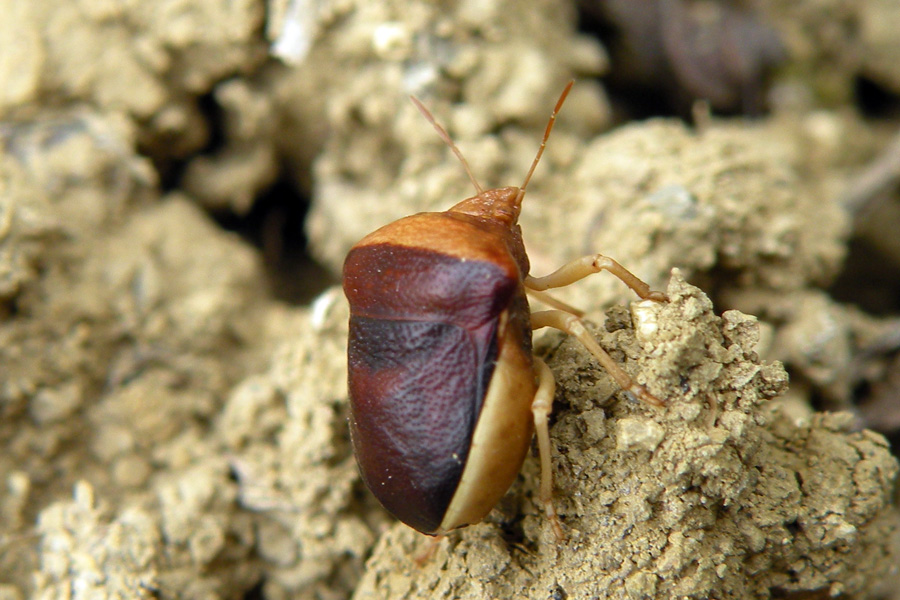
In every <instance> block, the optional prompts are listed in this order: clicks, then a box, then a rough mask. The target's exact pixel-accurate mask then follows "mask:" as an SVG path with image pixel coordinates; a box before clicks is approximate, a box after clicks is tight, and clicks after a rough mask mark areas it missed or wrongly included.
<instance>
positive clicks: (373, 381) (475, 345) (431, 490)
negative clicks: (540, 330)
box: [344, 244, 519, 533]
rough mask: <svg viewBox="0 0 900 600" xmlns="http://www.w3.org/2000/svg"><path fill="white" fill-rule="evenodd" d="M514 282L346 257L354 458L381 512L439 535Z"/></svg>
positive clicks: (469, 270) (394, 256)
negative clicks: (380, 505)
mask: <svg viewBox="0 0 900 600" xmlns="http://www.w3.org/2000/svg"><path fill="white" fill-rule="evenodd" d="M518 286H519V280H518V279H517V278H514V277H511V276H510V273H509V272H508V271H507V270H505V269H503V268H501V267H500V266H498V265H495V264H493V263H490V262H485V261H471V260H469V261H463V260H461V259H459V258H456V257H450V256H446V255H444V254H440V253H437V252H434V251H429V250H425V249H418V248H410V247H405V246H395V245H391V244H375V245H366V246H361V247H356V248H354V249H353V250H352V251H351V252H350V254H349V255H348V256H347V260H346V262H345V264H344V291H345V293H346V294H347V298H348V300H349V301H350V313H351V316H350V342H349V348H348V365H349V383H350V400H351V417H350V431H351V436H352V439H353V446H354V450H355V452H356V458H357V461H358V462H359V467H360V471H361V472H362V476H363V479H364V480H365V481H366V484H367V485H368V486H369V488H370V489H371V490H372V492H373V493H374V494H375V496H376V497H377V498H378V500H379V501H380V502H381V503H382V504H383V505H384V507H385V508H386V509H387V510H389V511H390V512H391V513H392V514H394V515H395V516H396V517H397V518H398V519H400V520H401V521H403V522H404V523H406V524H408V525H410V526H411V527H414V528H415V529H418V530H419V531H422V532H425V533H432V532H434V531H436V530H437V529H438V527H439V526H440V523H441V521H442V519H443V516H444V513H445V512H446V509H447V506H448V505H449V503H450V500H451V499H452V497H453V493H454V492H455V490H456V487H457V485H458V483H459V479H460V477H461V475H462V471H463V468H464V467H465V463H466V458H467V457H468V451H469V446H470V444H471V440H472V433H473V431H474V429H475V424H476V423H477V420H478V415H479V413H480V411H481V404H482V401H483V399H484V395H485V393H486V390H487V386H488V385H489V383H490V378H491V375H492V374H493V370H494V364H495V362H496V357H497V351H498V349H497V323H498V319H499V316H500V314H501V313H502V312H503V311H504V310H505V309H506V308H507V307H508V305H509V304H510V302H511V301H512V299H513V297H514V295H515V294H516V291H517V289H518Z"/></svg>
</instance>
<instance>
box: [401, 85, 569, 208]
mask: <svg viewBox="0 0 900 600" xmlns="http://www.w3.org/2000/svg"><path fill="white" fill-rule="evenodd" d="M570 87H571V85H570ZM409 99H410V100H412V102H413V104H415V105H416V108H418V109H419V112H420V113H422V116H424V117H425V118H426V119H428V122H429V123H431V124H432V125H433V126H434V129H435V131H437V132H438V135H439V136H441V139H442V140H444V142H445V143H446V144H447V145H448V146H450V149H451V150H453V154H455V155H456V158H458V159H459V162H461V163H462V164H463V167H464V168H465V169H466V174H467V175H468V176H469V179H470V180H471V181H472V185H474V186H475V189H476V190H477V191H478V195H479V196H481V195H483V194H484V189H482V187H481V186H480V185H478V180H477V179H475V175H473V174H472V169H471V168H469V163H468V162H466V157H465V156H463V155H462V152H460V151H459V148H457V147H456V144H454V143H453V140H451V139H450V135H449V134H447V130H446V129H444V128H443V127H441V126H440V125H438V122H437V121H435V120H434V117H433V116H432V114H431V113H430V112H428V109H427V108H425V105H424V104H422V103H421V102H419V99H418V98H416V97H415V96H410V97H409ZM541 149H543V146H542V147H541ZM532 170H534V169H533V168H532Z"/></svg>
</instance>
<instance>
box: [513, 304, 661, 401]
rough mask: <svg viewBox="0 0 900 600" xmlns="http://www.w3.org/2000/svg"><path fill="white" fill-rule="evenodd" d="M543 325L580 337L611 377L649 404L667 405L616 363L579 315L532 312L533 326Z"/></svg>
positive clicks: (533, 327)
mask: <svg viewBox="0 0 900 600" xmlns="http://www.w3.org/2000/svg"><path fill="white" fill-rule="evenodd" d="M541 327H552V328H553V329H559V330H560V331H564V332H566V333H568V334H569V335H571V336H574V337H576V338H578V341H579V342H581V343H582V344H583V345H584V347H585V348H587V351H588V352H590V353H591V354H593V355H594V358H596V359H597V361H598V362H599V363H600V364H601V365H602V366H603V368H604V369H606V371H607V373H609V375H610V377H612V378H613V379H615V380H616V383H618V384H619V385H620V386H622V389H625V390H627V391H629V392H631V393H632V394H634V395H635V396H636V397H637V398H638V399H640V400H642V401H644V402H646V403H647V404H652V405H653V406H665V402H663V401H662V400H660V399H659V398H657V397H656V396H654V395H653V394H651V393H650V392H648V391H647V389H646V388H645V387H644V386H642V385H641V384H639V383H637V382H636V381H634V380H633V379H632V378H631V377H630V376H629V375H628V373H626V372H625V371H623V370H622V368H621V367H620V366H619V365H618V364H616V361H614V360H613V359H612V357H611V356H610V355H609V354H607V353H606V350H604V349H603V348H601V347H600V344H598V343H597V340H596V339H594V336H593V335H591V333H590V332H589V331H588V330H587V328H585V326H584V323H582V321H581V319H579V318H578V317H577V316H575V315H572V314H569V313H567V312H564V311H561V310H541V311H538V312H534V313H531V328H532V329H540V328H541Z"/></svg>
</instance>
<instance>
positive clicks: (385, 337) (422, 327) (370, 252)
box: [343, 82, 666, 539]
mask: <svg viewBox="0 0 900 600" xmlns="http://www.w3.org/2000/svg"><path fill="white" fill-rule="evenodd" d="M573 83H574V82H569V84H568V85H567V86H566V88H565V89H564V90H563V92H562V94H561V95H560V97H559V100H558V101H557V103H556V106H555V108H554V109H553V113H552V114H551V116H550V120H549V122H548V123H547V127H546V129H545V131H544V137H543V139H542V140H541V145H540V148H539V149H538V152H537V156H535V158H534V161H533V162H532V164H531V168H530V169H529V171H528V173H527V175H526V176H525V180H524V181H523V182H522V185H521V186H519V187H501V188H495V189H488V190H485V189H483V188H482V187H481V185H479V183H478V181H477V180H476V179H475V177H474V175H473V174H472V171H471V169H470V167H469V165H468V163H467V162H466V159H465V158H464V157H463V155H462V153H461V152H460V151H459V149H458V148H457V147H456V145H455V144H454V143H453V141H452V140H451V139H450V136H449V134H447V132H446V131H445V130H444V129H443V127H441V126H440V125H439V124H438V123H437V121H436V120H435V119H434V117H433V116H432V115H431V113H429V112H428V110H427V109H426V108H425V107H424V106H423V105H422V104H421V103H420V102H419V101H418V100H416V99H415V98H412V101H413V102H414V103H415V105H416V107H417V108H418V109H419V111H420V112H421V113H422V114H423V115H424V116H425V118H426V119H428V121H429V122H430V123H431V124H432V126H433V127H434V128H435V130H436V131H437V132H438V135H440V136H441V138H442V139H443V140H444V142H445V143H447V145H448V146H449V147H450V148H451V150H452V151H453V152H454V154H456V156H457V157H458V158H459V160H460V162H461V163H462V165H463V167H464V168H465V170H466V173H467V174H468V176H469V179H470V180H471V181H472V183H473V185H474V186H475V190H476V192H477V194H476V195H475V196H473V197H471V198H468V199H466V200H463V201H462V202H460V203H458V204H456V205H455V206H453V207H452V208H450V209H449V210H447V211H445V212H426V213H419V214H415V215H411V216H408V217H405V218H402V219H399V220H397V221H394V222H393V223H390V224H388V225H385V226H384V227H382V228H380V229H378V230H376V231H374V232H373V233H370V234H369V235H367V236H366V237H364V238H363V239H362V240H360V241H359V242H358V243H357V244H356V245H355V246H353V248H352V249H351V250H350V252H349V254H348V255H347V258H346V260H345V262H344V269H343V288H344V293H345V294H346V296H347V299H348V300H349V303H350V333H349V343H348V379H349V391H350V401H351V415H350V433H351V438H352V442H353V448H354V452H355V454H356V459H357V462H358V464H359V468H360V472H361V473H362V477H363V479H364V480H365V482H366V484H367V485H368V487H369V489H370V490H371V491H372V493H373V494H374V495H375V496H376V498H378V500H379V501H380V502H381V504H382V505H383V506H384V507H385V508H386V509H387V510H388V511H389V512H391V513H392V514H393V515H394V516H396V517H397V518H398V519H400V520H401V521H403V522H404V523H406V524H407V525H409V526H411V527H413V528H414V529H417V530H418V531H420V532H422V533H425V534H429V535H441V534H443V533H446V532H448V531H450V530H452V529H456V528H458V527H463V526H465V525H468V524H471V523H476V522H478V521H480V520H482V519H483V518H484V517H485V516H486V515H487V513H488V512H490V511H491V509H492V508H493V507H494V505H495V504H496V503H497V501H499V499H500V498H501V497H502V496H503V495H504V494H505V493H506V491H507V490H508V489H509V486H510V485H511V484H512V482H513V480H514V479H515V477H516V475H517V474H518V472H519V469H520V468H521V466H522V463H523V462H524V460H525V456H526V453H527V451H528V448H529V446H530V444H531V438H532V436H533V434H534V432H537V439H538V448H539V452H540V459H541V488H540V497H541V501H542V504H543V506H544V510H545V512H546V513H547V515H548V517H549V518H550V521H551V523H552V525H553V529H554V532H555V533H556V535H557V537H558V538H559V539H562V528H561V525H560V523H559V519H558V517H557V515H556V512H555V510H554V508H553V503H552V500H551V489H552V482H551V471H550V467H551V464H550V437H549V431H548V424H547V418H548V415H549V413H550V410H551V405H552V401H553V395H554V391H555V385H556V384H555V382H554V379H553V374H552V372H551V371H550V369H549V367H548V366H547V365H546V364H545V363H544V361H543V360H541V359H540V358H539V357H537V356H534V355H533V354H532V348H531V335H532V330H534V329H539V328H542V327H552V328H556V329H560V330H562V331H564V332H567V333H569V334H571V335H574V336H575V337H577V338H578V339H579V340H580V341H581V342H582V343H583V344H584V346H585V347H586V348H587V349H588V351H589V352H590V353H591V354H593V356H594V357H596V359H597V360H598V361H599V362H600V364H601V365H602V366H603V367H605V368H606V370H607V371H608V372H609V373H610V375H611V376H612V377H613V378H614V379H615V381H616V382H617V383H618V384H619V385H620V386H622V388H624V389H625V390H628V391H629V392H631V393H632V394H634V395H635V396H637V397H638V398H640V399H641V400H643V401H645V402H647V403H649V404H652V405H657V406H661V405H662V404H663V403H662V402H661V401H660V400H659V399H657V398H656V397H654V396H653V395H652V394H650V393H649V392H648V391H647V390H646V389H645V388H644V387H643V386H641V385H640V384H638V383H636V382H635V381H634V380H632V379H631V377H630V376H628V374H626V373H625V371H623V370H622V369H621V368H620V367H619V366H618V365H617V364H616V362H615V361H614V360H613V359H612V358H611V357H610V356H609V355H608V354H607V353H606V352H605V351H604V350H603V349H602V348H601V347H600V345H599V344H598V343H597V341H596V340H595V339H594V337H593V336H592V335H591V334H590V333H589V332H588V331H587V329H585V327H584V324H583V323H582V321H581V320H580V316H581V315H582V313H580V312H579V311H577V310H576V309H574V308H572V307H569V306H568V305H566V304H563V303H562V302H559V301H558V300H556V299H555V298H553V297H552V296H549V295H548V294H546V293H545V290H548V289H551V288H557V287H562V286H566V285H569V284H570V283H573V282H575V281H577V280H579V279H582V278H584V277H586V276H587V275H589V274H592V273H597V272H599V271H604V270H605V271H609V272H610V273H612V274H613V275H615V276H617V277H618V278H619V279H621V280H622V281H623V282H624V283H625V284H626V285H628V286H629V287H630V288H631V289H632V290H634V291H635V292H636V293H637V295H638V296H640V297H641V298H644V299H650V300H656V301H665V300H666V296H665V294H663V293H661V292H654V291H651V290H650V287H649V286H648V285H647V284H646V283H644V282H643V281H641V280H640V279H638V278H637V277H636V276H635V275H633V274H632V273H631V272H629V271H628V270H626V269H625V268H624V267H622V266H621V265H620V264H619V263H617V262H616V261H614V260H612V259H611V258H609V257H606V256H603V255H601V254H596V255H591V256H587V257H584V258H581V259H579V260H576V261H573V262H571V263H569V264H566V265H565V266H563V267H562V268H560V269H559V270H557V271H555V272H553V273H551V274H550V275H547V276H545V277H532V276H531V275H529V274H528V271H529V264H528V257H527V256H526V254H525V248H524V246H523V243H522V233H521V229H520V227H519V225H518V224H517V221H518V217H519V211H520V209H521V205H522V199H523V198H524V196H525V190H526V188H527V186H528V182H529V181H530V180H531V177H532V175H533V173H534V171H535V169H536V168H537V165H538V163H539V161H540V159H541V155H542V154H543V152H544V148H545V146H546V144H547V139H548V138H549V136H550V131H551V130H552V128H553V124H554V122H555V121H556V116H557V114H558V113H559V110H560V108H561V107H562V104H563V102H564V101H565V99H566V96H567V95H568V93H569V90H570V89H571V87H572V84H573ZM526 293H527V294H530V295H532V296H534V298H535V299H537V300H539V301H541V302H543V303H545V304H547V305H549V306H552V307H553V309H552V310H544V311H539V312H534V313H532V312H531V311H530V309H529V305H528V299H527V298H526Z"/></svg>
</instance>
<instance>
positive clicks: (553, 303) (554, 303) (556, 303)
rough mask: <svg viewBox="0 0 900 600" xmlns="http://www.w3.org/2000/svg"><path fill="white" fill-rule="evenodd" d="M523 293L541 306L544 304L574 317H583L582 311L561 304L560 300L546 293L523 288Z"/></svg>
mask: <svg viewBox="0 0 900 600" xmlns="http://www.w3.org/2000/svg"><path fill="white" fill-rule="evenodd" d="M525 292H526V293H527V294H528V295H529V296H531V297H532V298H534V299H535V300H537V301H538V302H540V303H542V304H546V305H547V306H550V307H553V308H556V309H559V310H562V311H565V312H567V313H571V314H573V315H576V316H578V317H583V316H584V311H583V310H578V309H577V308H575V307H574V306H571V305H569V304H566V303H565V302H563V301H562V300H559V299H557V298H555V297H553V296H551V295H550V294H548V293H547V292H539V291H537V290H532V289H529V288H525Z"/></svg>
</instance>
